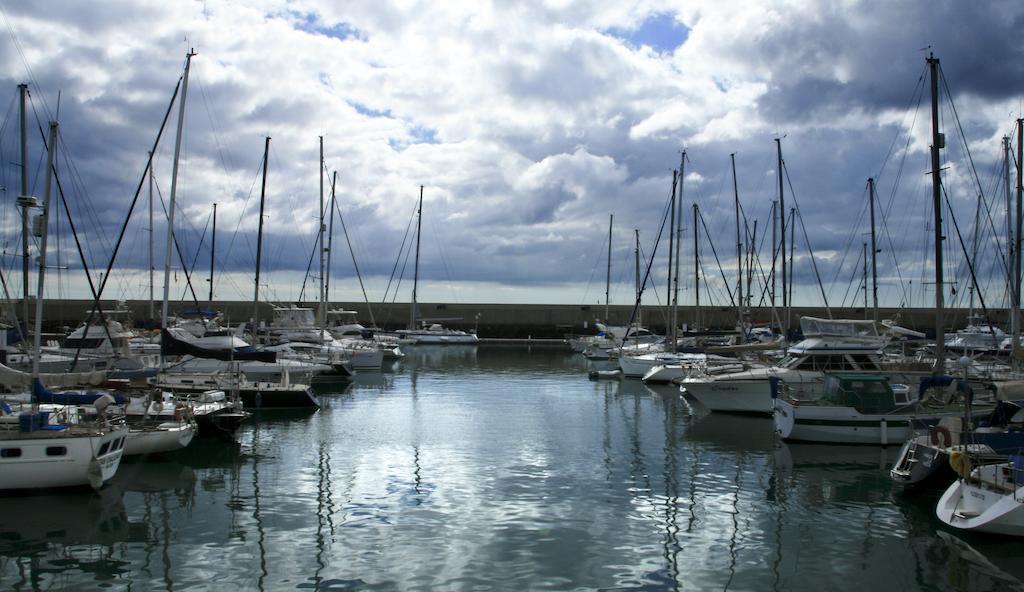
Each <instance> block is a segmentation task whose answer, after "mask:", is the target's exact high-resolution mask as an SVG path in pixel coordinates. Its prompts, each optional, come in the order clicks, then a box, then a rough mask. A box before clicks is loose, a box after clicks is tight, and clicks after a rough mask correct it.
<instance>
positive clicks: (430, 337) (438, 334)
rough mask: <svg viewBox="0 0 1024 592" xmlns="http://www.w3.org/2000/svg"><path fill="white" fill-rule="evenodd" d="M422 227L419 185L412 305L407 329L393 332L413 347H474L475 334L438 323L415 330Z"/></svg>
mask: <svg viewBox="0 0 1024 592" xmlns="http://www.w3.org/2000/svg"><path fill="white" fill-rule="evenodd" d="M422 227H423V186H422V185H420V203H419V208H418V210H417V214H416V266H415V268H414V272H413V281H412V304H411V308H410V311H409V327H408V328H407V329H399V330H398V331H395V333H397V334H398V338H399V339H400V340H401V342H403V343H408V344H415V345H475V344H476V343H478V342H479V341H480V340H479V339H477V336H476V334H475V333H467V332H465V331H459V330H457V329H448V328H446V327H443V326H442V325H441V324H440V323H430V324H429V325H428V324H426V323H424V324H423V326H422V327H420V328H416V321H417V320H421V321H422V319H417V314H416V312H417V311H416V294H417V289H418V287H419V278H420V234H421V232H420V231H421V230H422Z"/></svg>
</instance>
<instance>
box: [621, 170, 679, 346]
mask: <svg viewBox="0 0 1024 592" xmlns="http://www.w3.org/2000/svg"><path fill="white" fill-rule="evenodd" d="M674 193H675V188H674V187H673V188H672V194H674ZM672 194H669V199H672ZM668 214H669V208H668V207H667V206H666V207H665V210H664V213H663V214H662V218H661V226H660V228H659V230H658V236H656V237H655V238H654V249H653V250H652V251H651V258H650V260H649V261H647V271H645V272H644V279H643V281H642V282H640V289H639V290H638V291H637V294H636V304H634V305H633V311H632V313H630V315H629V323H628V324H627V325H626V327H627V329H626V334H625V335H624V336H623V338H622V343H620V344H619V351H620V352H621V351H622V348H623V347H625V346H626V342H627V341H629V327H632V326H633V322H634V321H635V320H636V315H637V313H638V312H639V311H640V303H641V302H643V296H644V287H645V286H647V280H648V278H650V276H651V265H653V264H654V257H655V255H657V253H658V244H659V243H661V235H662V233H663V232H664V230H665V221H666V219H667V218H668ZM639 248H640V245H639V243H638V244H637V250H638V251H639ZM655 296H657V290H655Z"/></svg>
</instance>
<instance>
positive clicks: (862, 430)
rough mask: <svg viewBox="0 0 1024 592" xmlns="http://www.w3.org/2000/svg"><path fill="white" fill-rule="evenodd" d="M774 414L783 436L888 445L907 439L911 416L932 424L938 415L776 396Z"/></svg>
mask: <svg viewBox="0 0 1024 592" xmlns="http://www.w3.org/2000/svg"><path fill="white" fill-rule="evenodd" d="M773 417H774V421H775V428H776V430H777V431H778V432H779V435H780V436H782V439H784V440H788V441H796V442H820V443H826V444H874V445H882V446H887V445H892V444H897V443H899V442H906V441H907V439H908V438H909V437H910V435H911V434H912V430H913V426H912V420H913V421H915V422H923V423H933V424H934V423H937V422H938V421H939V419H940V417H941V416H934V417H921V416H916V415H897V414H888V415H871V414H864V413H860V412H858V411H857V410H856V409H854V408H852V407H833V406H825V405H821V406H819V405H806V406H800V405H793V404H792V403H790V402H789V401H786V400H784V399H777V400H776V403H775V411H774V414H773Z"/></svg>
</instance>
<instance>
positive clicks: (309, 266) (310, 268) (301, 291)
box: [299, 241, 319, 314]
mask: <svg viewBox="0 0 1024 592" xmlns="http://www.w3.org/2000/svg"><path fill="white" fill-rule="evenodd" d="M316 247H317V245H316V242H315V241H314V243H313V250H311V251H310V252H309V263H307V264H306V275H304V276H302V288H300V289H299V302H302V299H303V298H304V297H305V295H306V281H307V280H308V279H309V274H310V272H312V271H313V257H316ZM318 300H319V298H318ZM317 314H319V313H317Z"/></svg>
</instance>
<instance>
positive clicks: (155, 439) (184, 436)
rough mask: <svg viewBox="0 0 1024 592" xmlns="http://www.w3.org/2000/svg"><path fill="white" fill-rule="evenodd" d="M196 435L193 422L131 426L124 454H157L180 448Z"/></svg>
mask: <svg viewBox="0 0 1024 592" xmlns="http://www.w3.org/2000/svg"><path fill="white" fill-rule="evenodd" d="M195 435H196V424H195V422H165V423H161V424H158V425H153V426H138V427H136V426H132V427H131V428H129V430H128V439H127V440H126V441H125V445H124V453H125V455H126V456H134V455H140V454H159V453H162V452H174V451H175V450H181V449H182V448H185V447H186V446H188V445H189V443H190V442H192V438H193V437H195Z"/></svg>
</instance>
